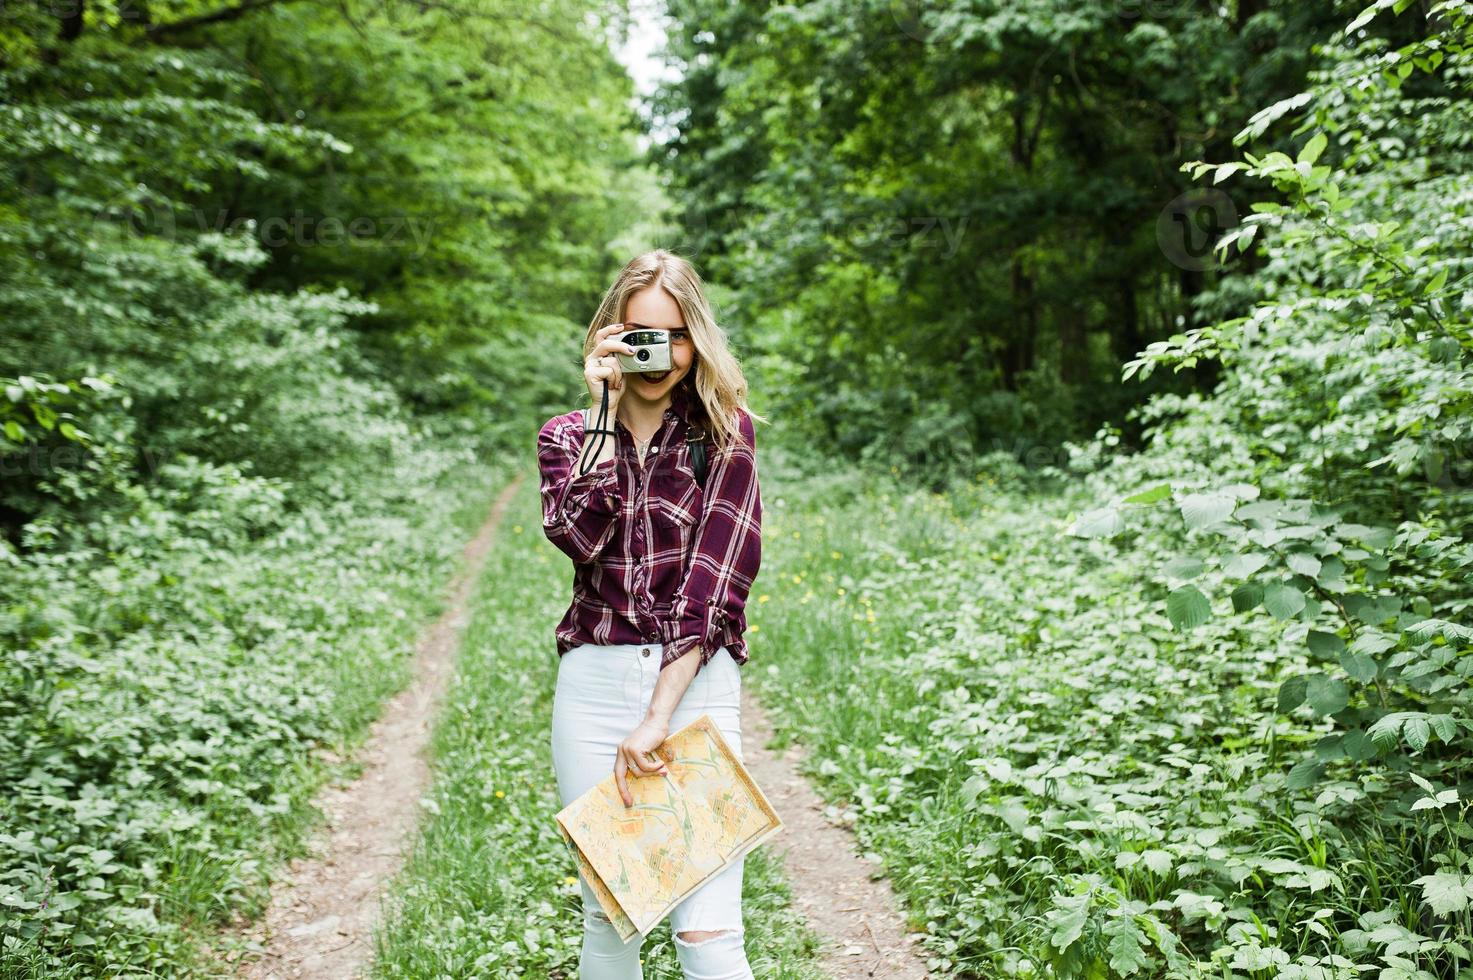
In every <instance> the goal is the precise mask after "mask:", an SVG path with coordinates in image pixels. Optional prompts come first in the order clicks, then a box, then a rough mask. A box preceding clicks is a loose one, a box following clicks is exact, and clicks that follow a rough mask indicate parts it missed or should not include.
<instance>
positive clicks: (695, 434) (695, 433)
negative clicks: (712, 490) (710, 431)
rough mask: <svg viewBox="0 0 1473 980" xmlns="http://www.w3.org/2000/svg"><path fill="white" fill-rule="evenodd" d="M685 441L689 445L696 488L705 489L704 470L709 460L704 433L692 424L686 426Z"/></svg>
mask: <svg viewBox="0 0 1473 980" xmlns="http://www.w3.org/2000/svg"><path fill="white" fill-rule="evenodd" d="M685 441H686V442H687V443H689V444H690V466H691V469H692V470H693V471H694V472H695V474H696V486H698V487H700V488H701V489H702V490H704V489H706V468H707V461H708V459H709V453H708V451H707V443H708V440H707V439H706V433H705V432H703V431H701V430H700V429H698V428H696V426H695V425H694V424H692V425H690V426H687V428H686V430H685Z"/></svg>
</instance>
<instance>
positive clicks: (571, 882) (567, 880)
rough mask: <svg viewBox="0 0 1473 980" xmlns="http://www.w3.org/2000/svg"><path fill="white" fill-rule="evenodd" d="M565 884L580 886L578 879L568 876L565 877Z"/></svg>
mask: <svg viewBox="0 0 1473 980" xmlns="http://www.w3.org/2000/svg"><path fill="white" fill-rule="evenodd" d="M563 884H565V885H576V884H578V879H577V878H574V877H573V876H572V875H568V876H567V877H565V878H564V879H563Z"/></svg>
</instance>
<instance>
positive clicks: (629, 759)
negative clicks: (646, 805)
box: [614, 719, 670, 806]
mask: <svg viewBox="0 0 1473 980" xmlns="http://www.w3.org/2000/svg"><path fill="white" fill-rule="evenodd" d="M669 734H670V727H669V726H668V725H662V724H660V723H659V722H657V721H650V720H648V719H646V720H645V721H643V722H641V723H640V725H639V727H638V728H636V729H635V730H634V731H632V732H630V733H629V735H628V737H627V738H625V739H624V741H622V742H620V743H619V748H618V751H616V752H615V753H614V782H615V783H616V784H618V787H619V796H620V797H621V798H622V799H623V800H624V805H625V806H633V805H634V797H633V796H630V795H629V783H628V781H627V780H628V777H627V775H626V771H627V770H629V769H634V770H636V771H637V772H639V773H640V774H641V775H647V776H663V775H664V774H665V773H666V772H667V770H666V768H665V760H663V759H661V758H660V757H659V756H658V755H656V754H655V750H656V749H658V748H659V747H660V745H661V744H662V743H663V742H664V741H665V737H666V736H667V735H669Z"/></svg>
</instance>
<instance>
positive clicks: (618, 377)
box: [583, 323, 634, 407]
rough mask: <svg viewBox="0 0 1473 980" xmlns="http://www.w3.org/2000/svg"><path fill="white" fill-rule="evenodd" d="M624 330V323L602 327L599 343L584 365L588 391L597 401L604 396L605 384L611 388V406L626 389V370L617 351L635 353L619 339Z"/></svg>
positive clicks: (598, 335) (599, 333) (584, 376)
mask: <svg viewBox="0 0 1473 980" xmlns="http://www.w3.org/2000/svg"><path fill="white" fill-rule="evenodd" d="M623 332H624V324H622V323H611V324H609V325H608V326H606V327H601V328H600V329H599V331H598V333H597V334H596V336H597V337H598V343H597V344H595V345H594V348H593V352H592V353H591V354H589V355H588V360H587V361H586V362H584V365H583V378H584V380H585V381H587V382H588V393H589V394H590V395H592V396H593V400H594V401H595V402H596V401H598V400H599V399H601V398H602V397H603V390H604V385H605V384H607V385H608V388H609V406H610V407H613V405H614V404H615V403H616V402H617V401H618V398H619V395H618V394H616V392H622V391H623V389H624V371H623V369H622V368H621V367H620V365H619V358H618V357H616V356H615V354H616V353H624V354H633V353H634V348H633V347H630V346H629V345H628V344H626V343H624V342H623V341H620V340H618V339H617V337H618V335H619V334H622V333H623Z"/></svg>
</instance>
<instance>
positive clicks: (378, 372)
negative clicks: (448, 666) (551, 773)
mask: <svg viewBox="0 0 1473 980" xmlns="http://www.w3.org/2000/svg"><path fill="white" fill-rule="evenodd" d="M4 14H5V16H4V17H3V18H0V42H3V50H4V53H3V55H0V103H3V114H0V177H3V180H0V307H3V308H4V310H5V317H6V322H5V329H4V331H3V332H0V386H3V389H4V392H5V396H4V397H3V398H0V472H3V479H0V595H3V596H4V597H5V598H4V602H3V603H0V646H3V648H4V656H3V657H0V692H3V693H0V785H3V786H4V788H5V792H4V793H3V794H0V797H3V798H0V829H3V831H0V973H3V974H5V975H7V976H10V975H14V976H26V975H46V976H52V975H55V976H65V975H81V976H98V975H103V974H108V975H112V974H114V973H120V972H121V973H128V972H130V971H132V972H136V973H137V974H139V975H143V974H147V973H152V974H158V973H161V972H169V973H171V974H174V973H179V974H183V973H188V972H191V971H194V970H196V969H204V968H203V967H201V966H200V964H198V963H197V962H196V960H195V957H194V954H193V952H192V950H193V949H194V945H195V942H196V940H197V939H198V938H199V935H198V934H199V933H200V932H202V931H204V930H207V929H208V928H209V927H210V926H212V925H214V924H217V923H218V922H220V921H221V920H222V919H224V918H226V917H227V916H229V915H230V914H231V913H232V912H234V911H236V910H239V909H241V908H250V907H251V906H253V905H257V904H259V901H260V897H261V892H262V890H263V887H264V882H265V878H266V876H267V874H268V873H269V871H270V869H271V863H272V861H274V860H275V859H277V858H279V857H280V856H281V854H283V853H289V852H290V851H291V850H292V848H293V847H294V846H296V845H297V844H298V843H299V839H300V837H301V835H302V834H303V832H304V829H305V827H306V826H307V824H308V822H309V817H310V814H309V813H308V812H307V807H306V801H307V799H308V798H309V797H310V794H311V791H312V789H313V786H314V785H315V784H316V783H317V782H318V781H320V778H321V776H322V771H321V769H322V767H321V765H320V764H319V763H317V762H316V761H315V760H314V759H313V758H312V756H311V750H313V749H314V748H317V747H320V746H324V745H334V746H341V745H343V744H347V743H351V741H352V740H353V739H354V738H355V737H356V736H357V734H358V733H360V732H361V731H362V729H363V727H364V725H365V724H366V723H367V721H368V720H369V719H370V718H371V717H372V716H373V715H374V714H375V712H376V709H377V706H378V704H379V703H380V702H381V701H382V699H383V698H384V697H385V696H386V695H387V694H389V693H391V692H392V691H394V690H396V689H397V687H398V686H399V685H401V684H402V683H403V680H404V677H403V667H404V663H403V661H404V659H405V657H404V654H405V653H406V650H407V639H408V637H409V635H411V633H412V632H413V630H414V629H415V626H416V624H417V622H418V621H419V619H420V618H421V617H422V616H424V615H425V614H426V613H428V612H429V611H430V609H431V607H432V606H433V604H434V602H435V601H436V600H435V596H436V595H438V585H439V584H440V583H441V581H442V579H443V577H444V576H445V574H446V573H447V572H448V571H449V565H450V561H451V559H452V558H453V556H454V554H455V549H456V546H457V545H458V544H459V539H460V537H461V535H463V534H464V533H465V532H466V531H467V529H468V525H470V522H472V521H474V520H476V519H477V518H478V517H479V516H481V511H482V510H483V507H484V504H485V503H486V499H487V498H486V495H485V494H486V489H487V487H486V484H487V483H488V482H489V480H490V477H489V474H488V471H487V469H486V468H485V466H484V465H483V464H476V463H474V459H473V458H474V457H485V458H488V459H494V458H497V457H499V456H505V455H507V454H509V453H511V452H512V451H513V449H514V447H518V446H521V445H524V444H525V426H526V422H525V420H526V419H528V418H533V417H546V415H547V414H549V413H548V411H547V409H548V408H549V407H554V406H555V407H557V410H559V411H561V410H565V408H566V405H565V402H566V400H567V397H568V395H569V393H570V391H571V390H572V387H571V385H570V384H559V383H556V382H553V381H550V380H548V381H542V382H540V383H535V384H528V383H527V379H528V377H529V376H530V375H534V374H540V373H542V372H531V371H529V370H528V364H529V363H533V362H534V361H550V360H551V361H556V360H559V359H561V360H564V361H565V362H566V363H568V364H570V365H571V364H576V359H577V355H578V350H579V343H580V341H581V339H582V329H583V322H584V321H585V320H586V317H587V315H588V310H589V309H591V306H592V302H591V300H592V299H593V298H596V294H597V291H598V289H599V288H600V287H601V284H602V281H603V280H605V279H606V278H607V275H608V273H609V272H610V271H611V266H613V265H614V264H615V263H616V262H620V261H622V260H623V259H624V258H626V257H625V256H616V255H614V254H612V253H611V252H610V251H609V249H608V246H607V242H608V240H609V239H610V238H611V237H613V229H614V228H616V227H618V228H622V227H623V226H624V225H625V224H627V223H628V216H629V211H630V210H632V208H633V206H634V205H633V203H632V202H633V201H634V200H635V198H636V192H637V191H642V190H643V185H638V186H636V184H635V183H634V182H627V181H626V180H625V170H626V169H627V168H628V167H629V165H630V164H631V163H632V160H633V157H634V147H633V141H632V138H631V136H632V130H633V128H634V127H633V126H632V125H631V123H632V120H631V118H630V115H629V113H628V110H627V108H626V107H625V101H626V99H627V97H628V94H629V89H630V83H629V81H628V79H627V78H625V77H624V76H623V74H622V72H621V71H620V70H619V69H618V66H617V64H616V63H615V62H614V60H613V58H612V56H611V55H610V54H609V52H608V50H607V48H606V46H605V44H604V39H603V37H602V36H601V35H602V32H603V31H604V30H606V29H607V27H608V25H609V24H610V23H611V22H612V21H614V20H616V19H617V11H614V10H612V9H611V8H610V7H609V5H606V4H604V3H603V2H601V0H586V2H585V0H562V2H555V3H547V4H542V5H540V6H539V7H538V8H537V10H535V11H532V10H529V9H526V8H524V6H523V5H518V4H514V3H508V2H503V0H472V2H470V3H468V4H463V5H462V4H458V5H456V6H455V9H450V8H447V7H444V6H442V5H438V4H418V3H415V4H408V3H404V4H401V3H396V2H391V3H387V4H380V3H358V2H350V3H348V4H339V5H332V6H324V5H320V4H288V3H275V4H272V3H267V4H242V5H230V4H222V5H219V6H212V5H208V4H205V3H203V2H196V0H166V2H161V3H149V4H143V3H133V2H126V3H125V2H122V0H119V2H118V3H112V2H110V0H103V2H98V3H89V4H75V5H68V4H62V5H45V4H41V5H29V4H11V5H7V6H6V8H5V11H4ZM546 376H547V377H551V376H552V375H551V373H550V372H548V373H546ZM573 377H574V378H576V374H575V375H573ZM490 407H494V409H495V414H494V416H493V417H490V418H488V416H491V415H492V413H491V412H489V411H488V408H490Z"/></svg>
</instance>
